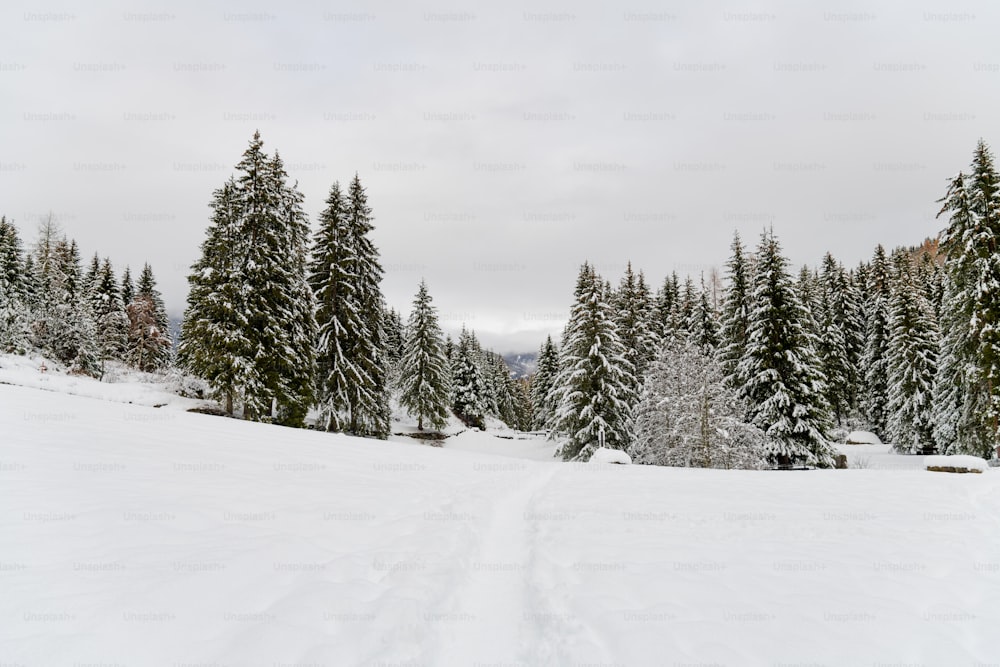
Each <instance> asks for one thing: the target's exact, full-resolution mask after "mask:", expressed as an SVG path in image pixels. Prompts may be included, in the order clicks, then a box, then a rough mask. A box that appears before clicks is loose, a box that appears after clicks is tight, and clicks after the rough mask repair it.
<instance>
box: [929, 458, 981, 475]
mask: <svg viewBox="0 0 1000 667" xmlns="http://www.w3.org/2000/svg"><path fill="white" fill-rule="evenodd" d="M924 465H925V466H927V469H928V470H933V471H935V472H985V471H987V470H989V467H990V464H989V463H987V462H986V459H981V458H979V457H978V456H928V457H927V458H926V459H924Z"/></svg>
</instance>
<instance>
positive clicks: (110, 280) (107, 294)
mask: <svg viewBox="0 0 1000 667" xmlns="http://www.w3.org/2000/svg"><path fill="white" fill-rule="evenodd" d="M91 308H92V309H93V312H94V319H95V323H96V325H97V346H98V349H99V351H100V355H101V361H121V360H122V359H123V358H124V356H125V349H126V347H127V344H128V316H127V315H126V314H125V306H124V305H123V304H122V299H121V293H120V292H119V290H118V282H117V280H116V278H115V273H114V270H113V269H112V268H111V261H110V260H108V259H105V260H104V263H103V264H102V265H101V268H100V269H99V271H98V273H97V277H96V279H95V283H94V285H93V287H92V288H91Z"/></svg>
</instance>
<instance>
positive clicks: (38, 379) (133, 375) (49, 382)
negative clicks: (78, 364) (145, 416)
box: [0, 354, 212, 410]
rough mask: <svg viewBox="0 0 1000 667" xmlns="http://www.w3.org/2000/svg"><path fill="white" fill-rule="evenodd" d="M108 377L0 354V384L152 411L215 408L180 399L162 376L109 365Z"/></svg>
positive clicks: (117, 365) (199, 401)
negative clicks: (68, 371)
mask: <svg viewBox="0 0 1000 667" xmlns="http://www.w3.org/2000/svg"><path fill="white" fill-rule="evenodd" d="M105 375H106V376H107V377H106V378H105V381H103V382H102V381H100V380H97V379H95V378H92V377H89V376H87V375H67V374H66V373H65V369H63V368H61V367H60V366H59V364H57V363H55V362H53V361H51V360H48V359H43V358H42V357H36V356H30V357H29V356H21V355H14V354H0V384H11V385H17V386H21V387H33V388H35V389H42V390H44V391H50V392H57V393H60V394H73V395H75V396H87V397H90V398H99V399H102V400H105V401H113V402H116V403H132V404H134V405H146V406H150V407H154V406H156V407H167V408H172V409H181V410H188V409H190V408H193V407H202V406H208V405H212V403H211V402H210V401H201V400H196V399H191V398H183V397H181V396H178V395H177V394H176V393H174V392H173V391H171V389H170V388H169V387H167V386H166V380H165V378H164V377H163V376H162V375H154V374H151V373H142V372H140V371H136V370H133V369H129V368H126V367H124V366H122V365H121V364H114V363H112V364H109V366H108V368H107V370H106V371H105Z"/></svg>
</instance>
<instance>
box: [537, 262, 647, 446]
mask: <svg viewBox="0 0 1000 667" xmlns="http://www.w3.org/2000/svg"><path fill="white" fill-rule="evenodd" d="M574 296H575V303H574V304H573V307H572V309H571V311H570V318H569V322H568V323H567V324H566V330H565V332H564V334H563V344H562V346H561V350H560V363H559V375H558V377H557V378H556V382H555V392H556V396H557V401H558V403H557V405H558V407H557V409H556V413H555V416H554V417H553V420H552V435H553V437H555V436H560V435H561V436H562V437H564V438H565V441H564V442H563V444H562V445H561V447H560V453H561V454H562V456H563V458H564V459H565V460H584V461H586V460H589V459H590V456H591V455H592V454H593V452H594V451H595V449H596V448H598V447H600V446H602V445H603V446H605V447H609V448H612V449H626V448H627V447H628V445H629V442H630V438H631V417H632V414H631V406H632V405H634V401H635V398H634V396H633V391H634V390H633V388H634V387H635V378H634V375H633V374H634V369H633V368H632V366H631V364H630V363H629V361H628V359H627V358H626V356H625V347H624V346H623V345H622V342H621V339H620V338H619V336H618V332H617V330H616V326H615V321H614V310H613V309H612V307H611V304H610V303H608V300H607V298H606V290H605V288H604V283H603V281H602V280H601V278H600V277H599V276H598V275H597V274H596V273H595V271H594V269H593V268H592V267H591V266H590V265H589V264H584V265H583V267H582V268H581V270H580V274H579V276H578V278H577V283H576V289H575V293H574Z"/></svg>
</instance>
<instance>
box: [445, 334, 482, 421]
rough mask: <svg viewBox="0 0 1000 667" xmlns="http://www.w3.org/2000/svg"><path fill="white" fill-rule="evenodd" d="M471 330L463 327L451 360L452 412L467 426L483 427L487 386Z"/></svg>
mask: <svg viewBox="0 0 1000 667" xmlns="http://www.w3.org/2000/svg"><path fill="white" fill-rule="evenodd" d="M477 348H478V345H477V343H476V341H475V340H474V337H473V334H472V332H470V331H469V330H468V329H466V328H465V327H462V333H461V335H459V337H458V345H457V346H456V347H455V358H454V361H453V362H452V378H453V379H452V389H453V391H452V394H453V409H454V411H455V414H456V415H457V416H458V418H459V419H461V420H462V421H463V422H465V424H466V425H467V426H470V427H474V428H480V429H481V428H485V427H486V415H487V412H488V405H487V403H488V400H487V396H486V394H487V393H488V391H489V390H488V388H487V386H486V379H485V378H484V377H483V373H482V369H481V366H480V361H479V357H480V353H479V350H478V349H477Z"/></svg>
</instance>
